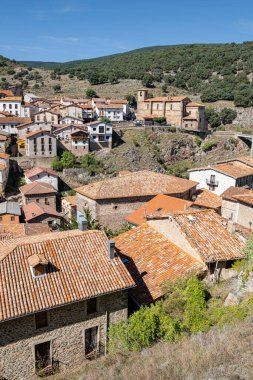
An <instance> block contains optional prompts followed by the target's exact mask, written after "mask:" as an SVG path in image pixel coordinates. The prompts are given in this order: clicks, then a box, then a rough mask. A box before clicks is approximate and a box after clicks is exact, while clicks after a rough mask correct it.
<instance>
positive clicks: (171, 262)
mask: <svg viewBox="0 0 253 380" xmlns="http://www.w3.org/2000/svg"><path fill="white" fill-rule="evenodd" d="M114 240H115V243H116V249H117V252H118V253H119V255H120V257H121V259H122V261H123V262H125V265H126V267H127V269H128V270H129V272H130V273H131V275H132V277H133V279H134V280H135V282H136V284H137V287H136V288H134V289H132V290H131V295H132V297H133V298H134V300H135V301H136V302H137V304H138V305H142V304H147V303H150V302H153V301H155V300H157V299H159V298H160V297H161V296H162V295H163V294H164V293H163V290H162V287H161V286H162V284H163V282H164V281H166V280H175V279H176V278H178V277H182V276H184V275H188V274H189V273H192V272H193V273H196V272H201V271H205V270H206V266H205V265H204V264H203V263H202V262H201V261H200V260H197V259H195V258H193V257H192V256H190V255H188V254H187V253H186V252H184V251H183V250H182V249H180V248H179V247H177V246H176V245H175V244H173V243H172V242H171V241H170V240H168V239H167V238H166V237H165V236H164V235H162V234H161V233H159V232H158V231H156V230H155V229H154V228H152V227H150V226H149V225H148V224H146V223H143V224H142V225H141V226H138V227H136V228H133V229H132V230H131V231H128V232H125V233H123V234H121V235H119V236H117V237H116V238H115V239H114Z"/></svg>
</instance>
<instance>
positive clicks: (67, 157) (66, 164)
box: [61, 151, 76, 168]
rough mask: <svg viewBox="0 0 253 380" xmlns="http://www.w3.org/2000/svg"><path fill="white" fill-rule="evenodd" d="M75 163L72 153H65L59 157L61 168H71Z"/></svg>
mask: <svg viewBox="0 0 253 380" xmlns="http://www.w3.org/2000/svg"><path fill="white" fill-rule="evenodd" d="M75 163H76V157H75V156H74V154H73V153H71V152H68V151H65V152H63V153H62V156H61V164H62V167H63V168H73V167H74V166H75Z"/></svg>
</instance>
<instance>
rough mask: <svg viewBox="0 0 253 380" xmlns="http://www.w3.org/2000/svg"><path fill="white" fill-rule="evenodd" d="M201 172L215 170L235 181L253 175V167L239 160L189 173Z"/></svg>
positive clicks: (190, 170)
mask: <svg viewBox="0 0 253 380" xmlns="http://www.w3.org/2000/svg"><path fill="white" fill-rule="evenodd" d="M199 170H215V171H217V172H219V173H222V174H225V175H228V176H229V177H232V178H234V179H238V178H243V177H247V176H250V175H253V167H250V166H249V165H247V164H244V163H242V162H239V161H238V160H234V161H228V162H224V163H219V164H216V165H210V166H206V167H202V168H193V169H189V170H188V171H189V172H194V171H199Z"/></svg>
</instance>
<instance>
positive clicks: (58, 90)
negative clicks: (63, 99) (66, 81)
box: [53, 84, 61, 92]
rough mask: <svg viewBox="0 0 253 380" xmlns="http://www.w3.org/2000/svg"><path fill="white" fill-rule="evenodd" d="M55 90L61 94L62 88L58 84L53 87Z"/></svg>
mask: <svg viewBox="0 0 253 380" xmlns="http://www.w3.org/2000/svg"><path fill="white" fill-rule="evenodd" d="M53 90H54V92H60V91H61V86H60V85H59V84H56V85H55V86H53Z"/></svg>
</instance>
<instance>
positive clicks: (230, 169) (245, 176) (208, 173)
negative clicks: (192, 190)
mask: <svg viewBox="0 0 253 380" xmlns="http://www.w3.org/2000/svg"><path fill="white" fill-rule="evenodd" d="M188 172H189V178H190V179H191V180H192V181H196V182H198V183H199V184H198V188H200V189H208V190H210V191H212V192H214V193H215V194H217V195H221V194H222V193H224V191H226V190H227V189H228V188H229V187H231V186H235V187H242V186H245V185H247V186H249V187H251V186H252V185H253V166H250V165H249V164H248V163H246V162H244V161H243V160H241V159H235V160H229V161H225V162H220V163H218V164H215V165H209V166H207V167H202V168H194V169H190V170H188Z"/></svg>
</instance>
